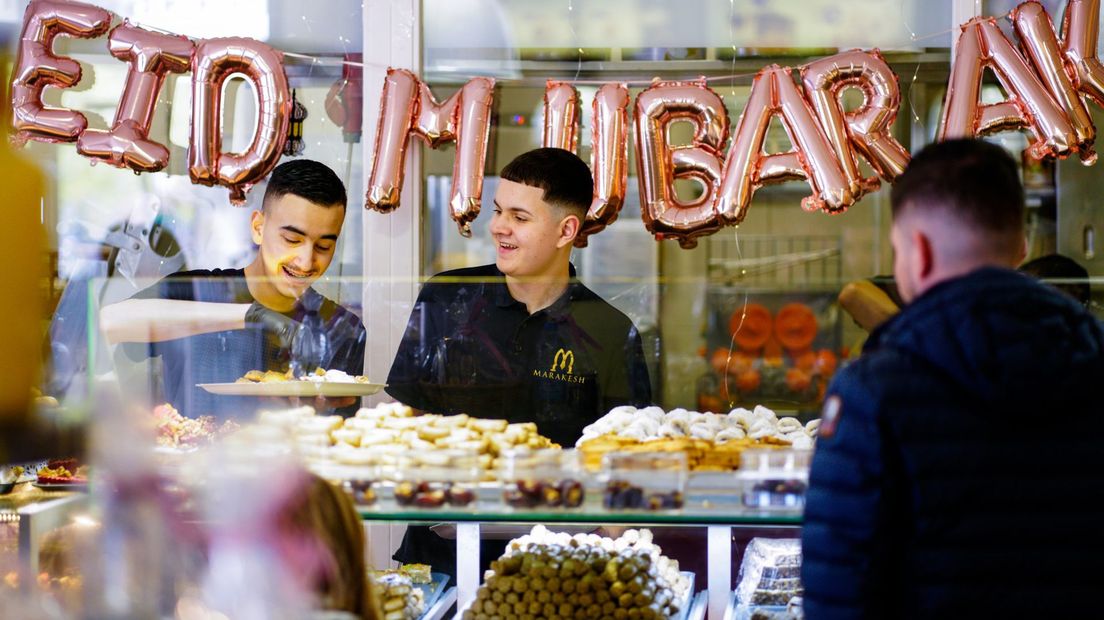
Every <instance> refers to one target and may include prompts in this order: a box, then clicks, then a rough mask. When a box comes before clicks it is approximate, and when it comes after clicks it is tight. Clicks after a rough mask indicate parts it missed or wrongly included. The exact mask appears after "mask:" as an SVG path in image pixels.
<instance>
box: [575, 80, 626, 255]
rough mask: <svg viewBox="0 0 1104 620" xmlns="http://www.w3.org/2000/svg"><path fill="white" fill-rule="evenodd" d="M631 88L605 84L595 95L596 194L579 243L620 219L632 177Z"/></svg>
mask: <svg viewBox="0 0 1104 620" xmlns="http://www.w3.org/2000/svg"><path fill="white" fill-rule="evenodd" d="M628 139H629V89H628V88H626V87H625V85H624V84H603V85H602V87H601V88H599V89H598V92H597V93H596V94H595V95H594V128H593V131H592V139H591V149H590V171H591V174H592V175H593V176H594V197H593V199H592V200H591V201H590V210H588V211H587V216H586V222H583V228H582V230H580V231H579V235H578V236H577V237H575V247H579V248H583V247H586V245H587V237H589V236H590V235H593V234H595V233H598V232H601V231H602V230H603V229H605V227H606V226H609V225H610V224H612V223H613V221H614V220H616V219H617V214H618V213H619V212H620V211H621V206H622V205H624V204H625V189H626V186H627V185H628V181H629V152H628V150H626V146H627V144H628Z"/></svg>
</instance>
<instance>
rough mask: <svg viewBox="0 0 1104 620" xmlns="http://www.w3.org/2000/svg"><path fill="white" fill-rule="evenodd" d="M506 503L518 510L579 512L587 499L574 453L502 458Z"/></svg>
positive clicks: (529, 453)
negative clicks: (555, 509) (576, 509)
mask: <svg viewBox="0 0 1104 620" xmlns="http://www.w3.org/2000/svg"><path fill="white" fill-rule="evenodd" d="M498 475H499V480H501V481H502V501H503V502H504V503H505V504H506V505H507V506H512V507H514V508H530V509H532V508H578V507H580V506H582V505H583V502H584V501H585V499H586V489H585V487H584V485H583V481H582V466H581V463H580V462H579V455H578V453H577V452H575V451H574V450H524V449H523V450H511V451H508V452H504V453H502V455H501V456H500V457H499V472H498Z"/></svg>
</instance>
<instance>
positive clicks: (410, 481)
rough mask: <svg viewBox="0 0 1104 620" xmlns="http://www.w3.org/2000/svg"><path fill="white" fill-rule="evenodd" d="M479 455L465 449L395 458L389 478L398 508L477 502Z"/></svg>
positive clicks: (411, 453) (458, 504) (419, 453)
mask: <svg viewBox="0 0 1104 620" xmlns="http://www.w3.org/2000/svg"><path fill="white" fill-rule="evenodd" d="M479 476H480V468H479V455H478V454H476V453H474V452H470V451H466V450H433V451H427V452H410V453H407V454H405V455H403V456H401V457H400V458H399V459H398V463H397V464H396V466H395V469H394V471H393V473H392V475H391V476H390V477H391V478H392V479H393V480H395V488H394V497H395V502H396V503H398V504H399V505H400V506H412V507H418V508H439V507H441V506H446V505H447V506H452V507H463V506H467V505H469V504H472V503H474V502H475V500H476V486H477V484H478V482H479Z"/></svg>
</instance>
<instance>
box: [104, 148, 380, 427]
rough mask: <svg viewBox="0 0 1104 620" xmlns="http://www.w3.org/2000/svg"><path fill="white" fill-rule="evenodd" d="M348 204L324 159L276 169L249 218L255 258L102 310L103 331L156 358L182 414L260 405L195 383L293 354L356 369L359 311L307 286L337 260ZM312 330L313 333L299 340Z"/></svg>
mask: <svg viewBox="0 0 1104 620" xmlns="http://www.w3.org/2000/svg"><path fill="white" fill-rule="evenodd" d="M345 202H346V196H345V187H344V185H343V184H342V183H341V179H339V178H338V177H337V175H336V174H334V172H333V171H332V170H331V169H330V168H328V167H327V166H325V165H324V164H321V163H319V162H316V161H310V160H303V159H298V160H292V161H289V162H285V163H283V164H281V165H279V166H277V167H276V169H275V170H273V172H272V175H271V177H270V178H269V181H268V187H267V189H266V190H265V195H264V200H263V202H262V206H261V209H260V210H258V211H255V212H254V213H253V216H252V220H251V225H250V231H251V234H252V237H253V242H254V243H255V244H256V245H257V255H256V257H255V258H254V259H253V261H252V262H250V263H249V264H248V265H247V266H246V267H245V268H244V269H214V270H195V271H184V272H179V273H176V274H173V275H171V276H169V277H167V278H165V279H164V280H162V281H161V282H159V283H157V284H156V285H154V286H151V287H150V288H148V289H145V290H143V291H141V292H139V293H138V294H137V295H135V296H134V297H133V298H132V299H129V300H126V301H123V302H120V303H117V304H113V305H111V306H107V307H105V308H103V310H102V312H101V327H102V328H103V330H104V333H105V335H106V337H107V338H108V340H109V341H110V342H112V343H124V345H125V350H126V352H127V354H128V356H129V357H131V358H139V357H145V356H148V357H160V358H161V359H162V362H163V365H164V371H163V391H164V394H163V397H164V399H165V400H167V401H168V402H170V403H172V404H173V405H174V406H175V407H176V408H177V409H179V410H180V411H181V413H183V414H184V415H188V416H195V415H201V414H215V415H218V416H220V417H236V416H248V415H251V414H252V413H253V408H254V407H253V405H255V404H256V403H253V402H248V401H246V400H243V399H241V397H226V396H215V395H212V394H208V393H207V392H205V391H203V390H201V389H199V388H196V387H195V386H196V384H199V383H224V382H232V381H234V380H235V379H237V378H239V377H241V376H242V375H243V374H245V373H246V372H248V371H250V370H276V371H281V372H282V371H284V370H287V368H288V367H289V365H290V364H291V363H292V362H293V360H294V361H295V362H296V363H297V364H299V365H300V367H301V369H302V370H308V371H309V370H311V369H312V367H313V366H316V365H317V366H322V367H325V368H336V369H339V370H344V371H345V372H348V373H350V374H360V373H361V372H362V370H363V364H364V335H365V332H364V327H363V325H362V324H361V321H360V318H359V317H357V316H356V315H355V314H353V313H352V312H349V311H348V310H346V309H344V308H342V307H341V306H339V305H337V304H336V303H335V302H333V301H331V300H329V299H327V298H325V297H323V296H322V295H321V294H319V293H318V292H317V291H315V290H314V289H312V288H311V284H312V283H314V281H315V280H317V279H318V278H319V277H321V276H322V274H323V273H325V271H326V269H327V268H328V267H329V266H330V262H331V261H332V260H333V258H334V251H335V248H336V246H337V239H338V236H339V235H340V234H341V226H342V224H343V222H344V219H345ZM304 324H305V325H306V328H303V325H304ZM308 332H309V333H313V334H315V337H314V338H299V337H298V335H299V334H305V333H308ZM318 334H322V336H319V335H318ZM293 344H294V351H293V350H292V349H293ZM330 404H331V405H351V404H353V403H351V402H348V403H347V402H344V401H342V402H334V403H330Z"/></svg>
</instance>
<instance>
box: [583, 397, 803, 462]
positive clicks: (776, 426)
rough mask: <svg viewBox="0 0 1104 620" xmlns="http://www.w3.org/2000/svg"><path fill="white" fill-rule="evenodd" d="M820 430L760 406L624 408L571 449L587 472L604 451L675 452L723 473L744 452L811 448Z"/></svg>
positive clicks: (613, 412)
mask: <svg viewBox="0 0 1104 620" xmlns="http://www.w3.org/2000/svg"><path fill="white" fill-rule="evenodd" d="M819 427H820V420H813V421H811V422H809V423H808V424H804V425H803V424H802V423H801V422H800V421H799V420H798V419H797V418H792V417H783V418H779V417H778V416H777V415H775V413H774V412H773V411H771V410H770V409H767V408H766V407H763V406H761V405H760V406H757V407H755V409H754V410H753V411H748V410H747V409H743V408H739V409H733V410H732V411H730V412H729V413H728V414H719V413H700V412H698V411H687V410H686V409H674V410H672V411H669V412H665V411H663V409H660V408H659V407H645V408H643V409H637V408H636V407H632V406H623V407H615V408H613V409H612V410H610V412H609V413H607V414H606V415H604V416H602V417H601V418H599V419H598V420H596V421H595V422H594V423H593V424H590V425H589V426H587V427H586V428H584V429H583V436H582V437H581V438H580V439H579V441H578V442H577V444H576V445H577V447H578V448H579V451H580V452H581V453H582V454H583V462H584V463H585V464H586V466H587V467H588V468H590V469H596V468H598V467H600V465H601V461H602V457H603V456H604V455H605V454H606V453H609V452H675V451H679V452H685V453H686V454H687V461H688V465H689V467H690V469H694V470H699V471H701V470H705V471H709V470H727V469H737V468H738V467H739V465H740V455H741V454H742V453H743V451H744V450H745V449H747V448H759V447H772V446H773V447H780V448H797V449H808V448H812V447H813V439H814V437H815V436H816V432H817V429H818V428H819Z"/></svg>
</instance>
